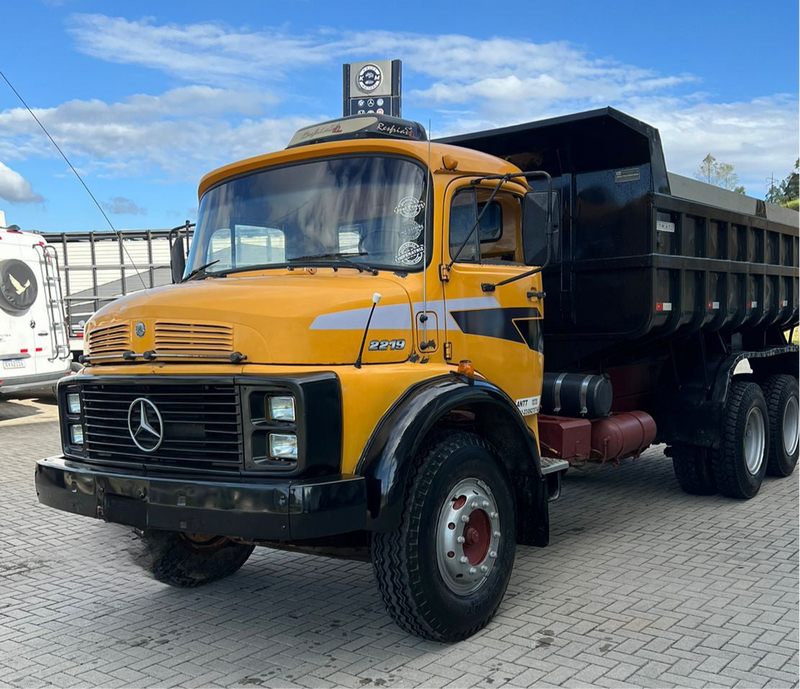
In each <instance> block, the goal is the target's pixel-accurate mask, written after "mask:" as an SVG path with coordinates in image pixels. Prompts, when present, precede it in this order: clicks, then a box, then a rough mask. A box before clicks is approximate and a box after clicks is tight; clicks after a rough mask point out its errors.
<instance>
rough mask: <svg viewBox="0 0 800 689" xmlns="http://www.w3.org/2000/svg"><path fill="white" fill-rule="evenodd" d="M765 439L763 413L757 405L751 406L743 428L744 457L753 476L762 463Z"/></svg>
mask: <svg viewBox="0 0 800 689" xmlns="http://www.w3.org/2000/svg"><path fill="white" fill-rule="evenodd" d="M765 440H766V431H765V423H764V415H763V414H762V413H761V410H760V409H759V408H758V407H753V408H752V409H751V410H750V413H749V414H748V415H747V424H746V425H745V428H744V458H745V463H746V464H747V471H749V472H750V473H751V474H752V475H753V476H755V475H756V474H757V473H758V470H759V469H761V465H762V464H763V463H764V451H765V450H766V443H765Z"/></svg>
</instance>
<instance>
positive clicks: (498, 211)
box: [450, 189, 522, 263]
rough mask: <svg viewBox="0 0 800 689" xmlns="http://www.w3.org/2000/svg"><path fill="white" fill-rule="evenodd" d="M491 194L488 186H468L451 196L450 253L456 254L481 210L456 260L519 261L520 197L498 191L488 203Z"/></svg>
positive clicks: (451, 254)
mask: <svg viewBox="0 0 800 689" xmlns="http://www.w3.org/2000/svg"><path fill="white" fill-rule="evenodd" d="M476 193H477V198H476ZM490 196H491V190H490V189H477V190H475V189H467V190H464V191H461V192H459V193H458V194H457V195H456V196H455V197H454V198H453V202H452V205H451V208H450V256H451V257H452V256H455V254H456V252H457V251H458V249H459V247H460V246H461V245H462V243H463V242H464V240H465V238H466V237H467V236H468V235H469V232H470V230H471V229H472V227H473V226H474V225H475V219H476V217H477V215H480V214H481V212H483V215H482V216H481V224H480V227H479V228H478V230H477V231H476V232H475V233H473V235H472V237H471V238H470V239H469V241H468V242H467V244H466V245H465V246H464V248H463V249H462V251H461V254H460V255H459V257H458V259H457V260H458V261H459V262H464V263H477V262H481V263H522V251H521V223H520V216H521V200H520V197H518V196H517V195H515V194H511V193H508V192H499V193H498V194H496V195H495V197H494V198H493V199H492V201H491V203H489V197H490ZM487 203H489V206H488V207H487V206H486V204H487Z"/></svg>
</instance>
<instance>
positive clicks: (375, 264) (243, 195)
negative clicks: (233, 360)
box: [186, 155, 428, 275]
mask: <svg viewBox="0 0 800 689" xmlns="http://www.w3.org/2000/svg"><path fill="white" fill-rule="evenodd" d="M425 199H426V175H425V170H424V168H423V167H422V166H421V165H418V164H417V163H413V162H411V161H410V160H406V159H402V158H397V157H389V156H381V155H370V156H347V157H338V158H330V159H327V160H311V161H308V162H302V163H298V164H294V165H290V166H283V167H276V168H271V169H267V170H263V171H261V172H256V173H254V174H251V175H247V176H246V177H240V178H238V179H233V180H231V181H229V182H224V183H223V184H220V185H219V186H217V187H214V188H213V189H210V190H209V191H208V192H206V194H204V195H203V199H202V201H201V203H200V210H199V213H198V218H197V227H196V229H195V233H194V239H193V242H192V250H191V254H190V256H189V261H188V265H187V267H186V270H187V274H188V273H189V272H191V271H192V270H195V269H197V268H199V267H201V266H203V265H206V264H208V263H211V262H212V261H216V263H214V264H213V265H212V266H209V267H208V268H207V269H206V270H205V271H204V272H203V274H204V275H214V274H215V273H224V272H226V271H230V270H236V269H242V268H246V267H247V266H259V267H261V266H264V267H270V266H285V265H287V264H288V263H291V262H292V261H293V259H308V260H311V259H310V257H321V258H319V259H317V261H319V262H331V263H333V264H336V261H337V258H336V256H335V255H336V254H341V255H342V257H343V258H344V259H346V260H347V262H356V263H359V264H363V265H365V266H369V267H370V268H385V269H389V270H403V271H412V270H419V269H420V268H421V267H422V265H423V256H422V254H423V246H422V244H423V239H424V232H425V224H426V223H425V218H426V217H427V215H428V213H427V212H426V209H425ZM317 261H312V262H317ZM297 265H301V263H298V264H297ZM339 265H344V263H340V264H339Z"/></svg>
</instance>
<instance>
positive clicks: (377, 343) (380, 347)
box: [369, 340, 406, 352]
mask: <svg viewBox="0 0 800 689" xmlns="http://www.w3.org/2000/svg"><path fill="white" fill-rule="evenodd" d="M405 348H406V341H405V340H372V342H370V343H369V351H370V352H385V351H387V350H390V349H393V350H399V349H405Z"/></svg>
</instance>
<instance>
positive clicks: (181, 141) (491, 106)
mask: <svg viewBox="0 0 800 689" xmlns="http://www.w3.org/2000/svg"><path fill="white" fill-rule="evenodd" d="M69 31H70V32H71V33H72V35H73V36H74V38H75V40H76V47H77V48H78V49H79V50H80V51H82V52H84V53H86V54H88V55H91V56H94V57H97V58H99V59H103V60H107V61H111V62H117V63H121V64H128V65H138V66H142V67H146V68H150V69H154V70H159V71H161V72H164V73H166V74H169V75H172V76H174V77H178V78H179V79H183V80H185V81H186V82H187V83H188V84H190V85H187V86H184V87H181V88H176V89H172V90H170V91H167V92H165V93H162V94H160V95H136V96H130V97H129V98H126V99H124V100H122V101H120V102H116V103H106V102H103V101H100V100H90V101H70V102H68V103H63V104H61V105H59V106H57V107H54V108H46V109H39V110H36V113H37V116H39V117H40V118H41V119H42V121H43V122H44V123H45V126H47V127H48V129H50V131H51V133H52V134H53V136H54V137H55V138H56V140H57V141H59V143H61V144H63V146H64V147H65V149H66V150H67V152H68V154H72V155H74V156H76V157H77V158H79V160H78V161H75V162H78V164H79V165H80V166H81V168H82V169H84V170H86V171H88V172H91V173H94V174H98V175H109V176H125V175H141V176H146V177H150V178H151V179H175V178H179V179H185V180H192V181H196V179H197V177H198V176H199V175H200V174H202V173H203V172H204V171H206V170H207V169H209V168H210V167H212V166H214V165H216V164H219V163H223V162H229V161H231V160H234V159H237V158H241V157H248V156H251V155H257V154H259V153H263V152H266V151H270V150H275V149H277V148H282V147H283V146H285V144H286V141H288V139H289V138H290V136H291V134H292V132H293V131H294V130H296V129H297V128H298V127H300V126H303V125H305V124H308V123H309V122H312V121H318V120H320V119H324V117H325V114H320V115H319V116H314V115H313V114H312V115H311V116H309V115H308V114H294V115H293V114H289V113H290V112H291V110H290V104H289V101H288V100H286V99H285V97H286V96H287V95H288V94H286V93H284V94H283V96H284V100H283V101H282V106H283V108H284V113H282V114H276V111H275V108H274V106H275V105H276V104H277V103H278V102H280V101H281V96H280V95H279V92H280V90H284V91H285V90H286V89H287V88H292V89H295V88H299V87H297V86H296V84H297V83H299V82H298V81H297V80H296V78H297V77H300V76H302V75H304V74H305V73H306V71H307V70H308V69H309V68H310V67H319V66H325V67H327V66H330V65H331V63H332V62H340V61H347V60H355V59H364V58H368V57H371V56H375V55H389V56H392V57H395V56H396V57H400V58H402V59H403V65H404V72H405V75H404V81H405V83H406V85H407V88H406V93H405V110H406V114H407V115H409V116H411V117H414V116H417V117H418V118H419V119H427V118H426V117H423V116H422V113H431V114H433V115H434V130H435V132H434V134H435V135H436V136H443V135H445V134H452V133H458V132H464V131H470V130H475V129H482V128H490V127H494V126H500V125H506V124H512V123H517V122H521V121H529V120H535V119H541V118H544V117H549V116H553V115H560V114H565V113H569V112H576V111H580V110H585V109H589V108H596V107H600V106H605V105H612V106H614V107H617V108H619V109H620V110H623V111H625V112H628V113H630V114H632V115H633V116H635V117H638V118H640V119H642V120H644V121H646V122H648V123H650V124H652V125H654V126H657V127H659V128H660V130H661V134H662V141H663V142H664V147H665V151H666V156H667V162H668V165H669V167H670V169H671V170H673V171H675V172H680V173H683V174H692V172H693V171H694V170H695V168H696V166H697V165H698V164H699V161H700V159H702V157H703V156H704V155H705V154H706V153H708V152H711V153H713V154H714V155H715V156H716V157H717V159H718V160H722V161H724V162H728V163H732V164H734V165H735V166H736V168H737V171H738V172H739V176H740V178H741V179H742V180H743V182H745V183H746V184H747V185H748V188H749V190H750V192H751V193H753V194H761V193H763V178H764V177H766V176H767V175H768V174H770V173H771V172H773V171H774V172H775V173H776V175H777V176H783V175H784V174H785V172H786V171H788V169H790V168H791V165H792V164H793V162H794V160H795V158H796V156H797V148H798V143H799V142H798V126H797V125H798V117H797V107H798V105H797V100H798V99H797V95H796V94H792V95H780V94H765V95H764V97H762V98H755V99H752V100H747V101H732V102H719V99H718V98H716V99H715V98H713V97H711V96H709V95H708V94H704V93H701V92H698V91H697V90H696V89H697V88H698V86H697V84H698V82H699V81H700V79H699V78H698V76H696V75H691V74H662V73H658V72H656V71H654V70H652V69H648V68H646V67H643V66H640V65H631V64H625V63H622V62H619V61H617V60H614V59H612V58H606V57H603V58H598V57H596V56H594V55H592V54H591V53H590V52H589V51H587V50H586V49H584V48H582V47H580V46H576V45H573V44H571V43H568V42H564V41H557V42H549V43H536V42H534V41H531V40H523V39H512V38H505V37H502V36H498V37H492V38H488V39H480V38H473V37H469V36H463V35H454V34H444V35H426V34H421V33H410V32H391V31H368V32H367V31H365V32H354V31H348V30H334V29H318V30H313V31H304V32H293V31H291V30H290V29H288V28H286V27H282V28H275V27H267V28H263V29H250V28H236V27H231V26H228V25H225V24H222V23H215V22H198V23H187V24H177V23H170V24H159V23H157V22H156V20H155V19H152V18H143V19H139V20H128V19H125V18H120V17H109V16H105V15H102V14H76V15H72V17H71V18H70V22H69ZM337 67H338V65H337ZM287 77H292V81H291V82H290V81H288V79H287ZM287 84H291V86H287ZM292 95H293V96H297V95H300V94H292ZM307 102H308V101H307ZM293 107H294V108H295V111H296V109H297V107H298V106H296V105H295V106H293ZM336 109H338V108H337V104H335V103H331V111H332V112H329V113H328V115H330V114H334V113H335V111H336ZM35 126H36V125H35V123H34V122H33V121H32V119H31V118H30V116H29V115H28V114H27V113H26V112H24V111H23V110H21V109H18V108H17V109H13V110H7V111H5V112H2V113H0V158H3V159H5V160H13V159H25V158H29V157H31V156H42V155H46V156H50V155H52V154H53V152H52V151H51V149H50V148H49V143H48V142H47V141H46V140H45V139H44V138H43V137H42V136H41V134H40V132H38V131H36V129H35Z"/></svg>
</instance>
